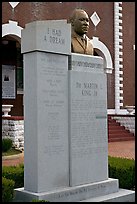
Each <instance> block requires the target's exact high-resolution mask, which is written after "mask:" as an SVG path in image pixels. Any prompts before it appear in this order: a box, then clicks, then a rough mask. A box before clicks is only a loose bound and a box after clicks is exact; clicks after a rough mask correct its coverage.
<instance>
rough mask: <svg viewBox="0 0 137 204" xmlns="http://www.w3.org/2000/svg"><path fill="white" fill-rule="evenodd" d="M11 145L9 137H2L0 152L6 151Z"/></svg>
mask: <svg viewBox="0 0 137 204" xmlns="http://www.w3.org/2000/svg"><path fill="white" fill-rule="evenodd" d="M11 147H12V140H11V139H10V138H4V139H2V152H7V151H8V150H10V149H11Z"/></svg>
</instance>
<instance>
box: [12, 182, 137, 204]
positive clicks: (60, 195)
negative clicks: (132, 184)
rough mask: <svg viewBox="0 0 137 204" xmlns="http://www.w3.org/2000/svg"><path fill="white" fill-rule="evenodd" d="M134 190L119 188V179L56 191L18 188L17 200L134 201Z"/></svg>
mask: <svg viewBox="0 0 137 204" xmlns="http://www.w3.org/2000/svg"><path fill="white" fill-rule="evenodd" d="M134 196H135V192H134V191H129V190H125V189H119V187H118V180H117V179H110V178H109V179H107V180H105V181H101V182H95V183H90V184H84V185H78V186H74V187H64V188H60V189H57V190H54V191H48V192H42V193H33V192H29V191H26V190H24V188H18V189H16V202H31V201H32V200H33V199H36V200H46V201H49V202H110V201H112V202H128V201H129V202H134V199H135V198H134Z"/></svg>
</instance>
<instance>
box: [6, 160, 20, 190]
mask: <svg viewBox="0 0 137 204" xmlns="http://www.w3.org/2000/svg"><path fill="white" fill-rule="evenodd" d="M2 176H3V177H5V178H7V179H12V180H13V181H14V182H15V188H21V187H23V186H24V165H23V164H22V165H18V166H3V167H2Z"/></svg>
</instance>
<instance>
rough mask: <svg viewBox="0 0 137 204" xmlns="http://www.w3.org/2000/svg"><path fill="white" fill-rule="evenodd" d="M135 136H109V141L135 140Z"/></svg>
mask: <svg viewBox="0 0 137 204" xmlns="http://www.w3.org/2000/svg"><path fill="white" fill-rule="evenodd" d="M134 140H135V138H133V137H124V138H120V137H119V138H109V139H108V142H122V141H134Z"/></svg>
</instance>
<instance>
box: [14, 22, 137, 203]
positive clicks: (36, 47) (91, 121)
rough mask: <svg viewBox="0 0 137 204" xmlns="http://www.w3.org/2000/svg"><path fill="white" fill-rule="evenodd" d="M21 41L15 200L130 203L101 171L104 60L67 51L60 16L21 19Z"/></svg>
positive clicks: (104, 159) (104, 168) (67, 30)
mask: <svg viewBox="0 0 137 204" xmlns="http://www.w3.org/2000/svg"><path fill="white" fill-rule="evenodd" d="M21 46H22V47H21V49H22V53H23V56H24V86H25V87H24V110H25V111H24V122H25V126H24V187H22V188H18V189H15V192H16V196H15V201H21V202H25V201H28V202H29V201H30V202H31V201H32V199H38V200H47V201H50V202H79V201H81V202H82V201H85V200H86V201H87V202H101V201H114V200H115V201H123V202H124V201H134V192H133V191H127V190H123V189H119V184H118V179H113V178H109V176H108V137H107V88H106V84H107V83H106V73H105V72H104V68H103V59H102V58H101V57H94V56H87V55H81V54H72V53H71V26H70V24H68V23H67V21H66V20H56V21H55V20H49V21H35V22H32V23H29V24H27V25H26V27H25V29H24V30H23V31H22V43H21Z"/></svg>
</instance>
